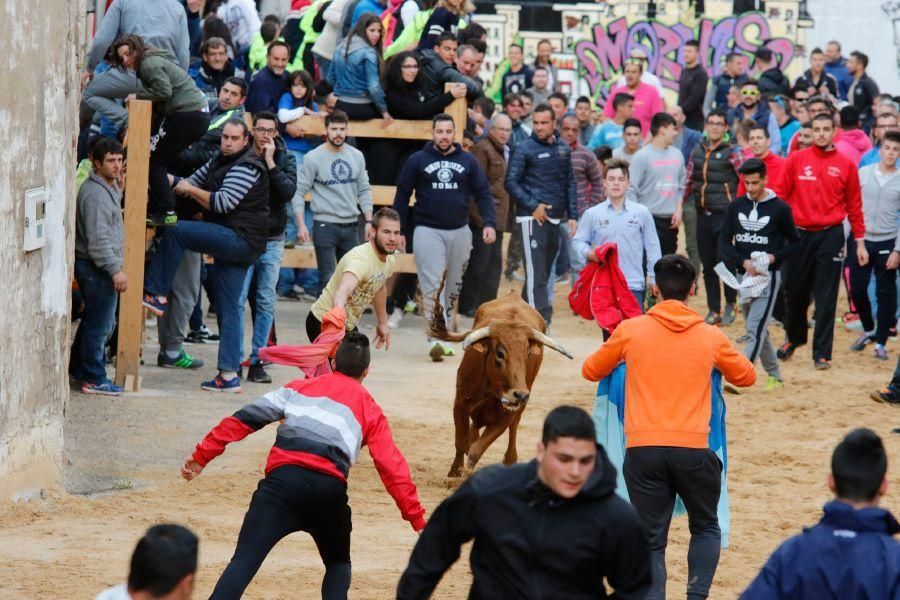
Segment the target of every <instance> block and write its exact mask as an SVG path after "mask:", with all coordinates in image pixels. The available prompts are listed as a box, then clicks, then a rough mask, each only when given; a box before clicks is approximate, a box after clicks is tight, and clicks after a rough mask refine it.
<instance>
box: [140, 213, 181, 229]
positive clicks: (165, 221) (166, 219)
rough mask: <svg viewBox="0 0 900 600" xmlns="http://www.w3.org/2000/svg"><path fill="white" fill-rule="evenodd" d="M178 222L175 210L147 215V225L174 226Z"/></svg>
mask: <svg viewBox="0 0 900 600" xmlns="http://www.w3.org/2000/svg"><path fill="white" fill-rule="evenodd" d="M177 223H178V215H176V214H175V212H174V211H169V212H164V213H157V214H149V215H147V227H174V226H175V225H176V224H177Z"/></svg>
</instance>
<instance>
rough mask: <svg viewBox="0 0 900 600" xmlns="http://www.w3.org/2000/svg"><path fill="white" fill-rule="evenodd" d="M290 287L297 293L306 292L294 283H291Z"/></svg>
mask: <svg viewBox="0 0 900 600" xmlns="http://www.w3.org/2000/svg"><path fill="white" fill-rule="evenodd" d="M292 289H293V290H294V291H295V292H296V293H298V294H305V293H306V290H304V289H303V288H302V287H300V286H299V285H297V284H296V283H295V284H294V285H293V287H292Z"/></svg>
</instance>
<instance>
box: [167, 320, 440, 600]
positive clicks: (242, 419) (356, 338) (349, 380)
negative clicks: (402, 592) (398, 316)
mask: <svg viewBox="0 0 900 600" xmlns="http://www.w3.org/2000/svg"><path fill="white" fill-rule="evenodd" d="M334 362H335V371H336V372H335V373H331V374H328V375H322V376H321V377H316V378H313V379H297V380H294V381H292V382H290V383H289V384H287V385H286V386H284V387H282V388H280V389H277V390H275V391H272V392H269V393H268V394H266V395H264V396H263V397H261V398H259V399H258V400H256V401H255V402H253V403H251V404H248V405H247V406H245V407H243V408H242V409H240V410H239V411H237V412H236V413H234V415H232V416H230V417H226V418H225V419H223V420H222V422H221V423H219V424H218V425H217V426H216V427H214V428H213V430H212V431H210V432H209V433H208V434H207V435H206V437H205V438H203V441H201V442H200V443H199V444H197V449H196V450H195V451H194V453H193V454H191V455H190V456H188V457H187V458H186V459H185V461H184V466H183V467H182V469H181V473H182V476H183V477H184V478H185V479H187V480H189V481H190V480H191V479H193V478H195V477H196V476H197V475H199V474H200V472H201V471H202V470H203V468H204V467H205V466H206V465H207V464H208V463H209V461H211V460H212V459H213V458H215V457H217V456H219V455H220V454H222V452H224V451H225V446H226V445H228V444H229V443H231V442H236V441H239V440H242V439H244V438H245V437H247V436H248V435H250V434H251V433H253V432H255V431H258V430H259V429H262V428H263V427H265V426H266V425H268V424H269V423H273V422H275V421H279V420H282V419H283V422H282V423H281V424H280V425H279V426H278V431H277V433H276V437H275V445H274V446H273V447H272V450H271V451H270V452H269V458H268V460H267V461H266V476H265V478H264V479H263V480H262V481H260V482H259V486H258V487H257V489H256V492H254V494H253V499H252V500H251V501H250V508H249V509H248V510H247V514H246V516H245V517H244V523H243V525H242V526H241V531H240V533H239V534H238V541H237V548H236V549H235V551H234V556H232V558H231V562H230V563H229V564H228V566H227V567H226V568H225V572H224V573H222V576H221V577H220V578H219V581H218V583H217V584H216V588H215V590H214V591H213V593H212V596H211V598H215V599H222V598H240V597H241V595H242V594H243V592H244V589H245V588H246V587H247V585H249V584H250V580H251V579H253V576H254V575H255V574H256V571H257V570H258V569H259V567H260V566H261V565H262V563H263V560H265V558H266V555H267V554H268V553H269V551H270V550H271V549H272V548H273V547H274V546H275V544H276V543H278V541H279V540H281V538H283V537H285V536H286V535H288V534H291V533H294V532H296V531H306V532H308V533H309V534H310V535H311V536H312V538H313V540H315V542H316V546H317V547H318V549H319V554H320V556H321V557H322V562H324V563H325V577H324V580H323V582H322V597H323V598H346V597H347V590H348V589H349V588H350V529H351V523H350V507H349V506H348V504H347V477H348V475H349V473H350V467H351V466H352V465H353V464H354V463H355V462H356V458H357V456H358V455H359V451H360V448H361V447H362V446H368V447H369V453H370V454H371V455H372V459H373V461H374V462H375V468H376V469H377V470H378V475H379V476H380V477H381V481H382V483H383V484H384V487H385V489H387V491H388V493H389V494H390V495H391V496H392V497H393V498H394V501H395V502H396V503H397V506H398V507H399V508H400V513H401V514H402V515H403V518H404V519H405V520H407V521H409V523H410V525H412V527H413V529H414V530H416V531H421V530H422V529H424V527H425V509H424V508H423V507H422V504H421V503H420V502H419V496H418V492H417V491H416V486H415V484H414V483H413V482H412V478H411V477H410V473H409V465H407V463H406V459H405V458H404V457H403V455H402V454H401V453H400V450H398V449H397V446H396V445H395V444H394V440H393V437H392V436H391V430H390V427H389V426H388V422H387V419H386V418H385V416H384V413H383V412H382V411H381V407H379V406H378V404H376V403H375V400H374V399H373V398H372V396H371V395H370V394H369V392H368V391H366V389H365V388H364V387H363V386H362V380H363V379H364V378H365V377H366V375H367V374H368V369H369V340H368V338H366V336H364V335H362V334H360V333H353V332H351V333H348V334H347V337H346V338H344V340H343V342H342V343H341V345H340V346H339V347H338V349H337V352H336V354H335V358H334Z"/></svg>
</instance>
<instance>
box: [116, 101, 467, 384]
mask: <svg viewBox="0 0 900 600" xmlns="http://www.w3.org/2000/svg"><path fill="white" fill-rule="evenodd" d="M447 86H448V87H449V86H450V84H447ZM151 108H152V104H151V103H150V102H148V101H145V100H134V101H131V102H129V104H128V138H129V139H130V140H131V142H132V143H131V144H129V145H128V181H127V185H126V187H125V262H124V265H123V266H122V271H123V272H124V273H125V276H126V277H127V278H128V289H127V290H126V291H125V292H123V293H122V294H121V295H120V297H119V298H120V299H119V343H118V348H117V350H116V385H121V386H123V387H124V388H125V389H126V390H127V391H137V390H139V389H140V386H141V378H140V364H141V344H142V342H143V336H144V308H143V305H142V303H141V300H142V295H143V288H144V255H145V253H146V241H147V224H146V222H147V186H148V181H149V166H150V113H151ZM446 112H447V114H449V115H450V116H451V117H453V122H454V124H455V125H456V141H457V142H459V143H462V137H463V132H464V131H465V128H466V116H467V108H466V99H465V98H459V99H456V100H454V101H453V102H452V103H451V104H450V105H449V106H448V107H447V109H446ZM244 119H245V122H247V123H248V126H249V124H250V123H252V119H251V117H250V115H249V114H246V115H245V116H244ZM300 122H301V124H302V125H303V127H304V129H305V130H306V132H307V133H308V134H309V135H324V133H325V124H324V121H323V119H320V118H317V117H309V116H305V117H302V118H301V121H300ZM349 133H350V135H351V136H355V137H369V138H387V139H404V140H430V139H431V121H405V120H397V121H394V122H393V123H392V124H391V125H389V126H388V127H385V128H382V127H381V120H372V121H352V122H351V123H350V127H349ZM395 193H396V188H395V187H394V186H388V185H374V186H372V201H373V204H374V205H375V206H391V205H393V204H394V195H395ZM412 202H414V199H411V203H412ZM396 256H397V263H396V269H395V271H396V272H398V273H415V272H416V263H415V258H414V257H413V255H412V254H398V255H396ZM281 264H282V266H284V267H288V268H299V269H304V268H315V266H316V255H315V251H314V250H313V249H312V248H309V247H301V248H291V249H287V250H285V252H284V259H283V260H282V263H281Z"/></svg>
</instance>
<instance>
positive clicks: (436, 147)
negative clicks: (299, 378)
mask: <svg viewBox="0 0 900 600" xmlns="http://www.w3.org/2000/svg"><path fill="white" fill-rule="evenodd" d="M431 133H432V141H430V142H428V143H426V144H425V147H424V148H422V149H421V150H419V151H418V152H416V153H415V154H413V155H412V156H411V157H410V158H409V160H408V161H407V162H406V164H405V165H404V167H403V171H401V172H400V177H399V178H398V179H397V194H396V195H395V196H394V209H395V210H396V211H397V212H398V213H399V215H400V220H401V223H402V224H403V225H406V223H407V222H408V220H409V217H410V215H409V199H410V196H411V195H412V192H413V191H415V193H416V205H415V206H414V207H413V215H412V216H413V224H414V227H415V229H414V230H413V247H414V248H415V259H416V272H417V273H418V275H419V287H421V288H422V299H423V305H424V309H425V311H424V314H425V318H426V319H431V318H432V317H433V313H434V301H435V299H436V296H437V294H438V292H439V291H441V289H442V287H443V290H442V291H441V298H440V303H441V306H442V308H443V310H444V319H445V322H446V323H447V326H448V327H451V328H452V327H453V325H452V323H453V319H452V311H453V305H454V304H455V302H456V299H457V298H458V297H459V293H460V289H461V288H462V280H463V274H464V273H465V272H466V265H467V263H468V262H469V254H470V253H471V251H472V230H471V229H469V198H471V197H474V198H475V203H476V205H477V206H478V213H479V214H480V215H481V218H482V221H483V227H482V229H481V235H482V240H483V241H484V243H485V244H493V243H494V241H495V240H496V239H497V230H496V225H497V222H496V211H495V209H494V198H493V196H492V195H491V188H490V185H489V183H488V180H487V177H486V176H485V174H484V171H483V170H482V169H481V165H479V164H478V160H476V158H475V157H474V156H473V155H472V154H470V153H468V152H463V150H462V148H461V147H460V145H459V144H457V143H455V142H454V138H455V136H456V127H455V125H454V122H453V117H451V116H450V115H448V114H446V113H442V114H439V115H437V116H436V117H434V119H432V122H431ZM403 229H404V231H405V230H406V227H404V228H403ZM405 247H406V244H405V240H404V241H402V242H401V249H404V250H405ZM452 354H453V350H452V349H451V348H449V347H445V346H444V345H443V344H442V343H441V342H440V341H438V340H429V349H428V355H429V356H430V357H431V360H433V361H435V362H440V361H442V360H444V356H450V355H452Z"/></svg>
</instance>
